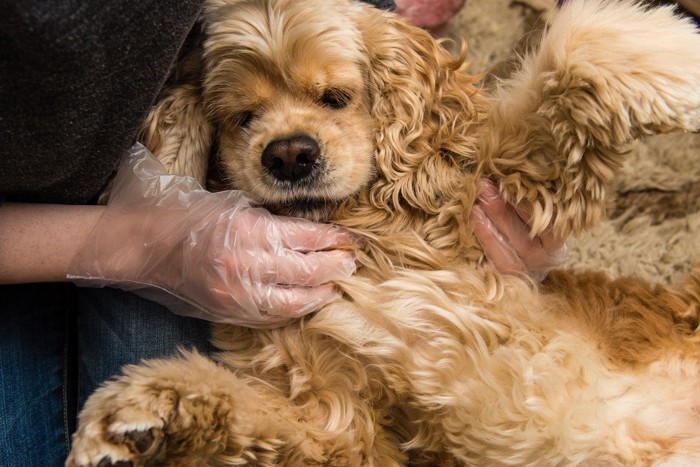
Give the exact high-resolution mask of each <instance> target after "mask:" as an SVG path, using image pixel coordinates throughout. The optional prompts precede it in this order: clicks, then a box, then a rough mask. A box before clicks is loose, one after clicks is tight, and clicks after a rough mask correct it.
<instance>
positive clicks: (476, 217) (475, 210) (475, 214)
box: [469, 204, 486, 223]
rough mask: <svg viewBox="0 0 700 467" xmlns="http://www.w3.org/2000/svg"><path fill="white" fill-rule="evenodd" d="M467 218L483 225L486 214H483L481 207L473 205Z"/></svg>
mask: <svg viewBox="0 0 700 467" xmlns="http://www.w3.org/2000/svg"><path fill="white" fill-rule="evenodd" d="M469 217H470V218H471V220H473V221H474V222H480V223H483V222H484V220H485V219H486V213H485V212H484V210H483V209H481V206H479V205H478V204H475V205H474V206H473V207H472V211H471V213H470V214H469Z"/></svg>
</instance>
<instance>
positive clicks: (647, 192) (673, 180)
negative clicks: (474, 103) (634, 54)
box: [448, 0, 700, 283]
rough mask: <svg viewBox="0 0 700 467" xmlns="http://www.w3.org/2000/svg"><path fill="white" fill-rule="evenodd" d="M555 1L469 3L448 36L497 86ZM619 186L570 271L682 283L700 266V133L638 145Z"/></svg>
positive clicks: (576, 244)
mask: <svg viewBox="0 0 700 467" xmlns="http://www.w3.org/2000/svg"><path fill="white" fill-rule="evenodd" d="M570 1H572V0H570ZM573 1H575V0H573ZM555 3H556V1H555V0H521V1H513V0H467V2H466V4H465V5H464V7H463V8H462V10H461V11H460V12H459V13H458V14H457V15H456V16H454V17H453V18H452V19H451V20H450V23H449V28H448V34H449V37H450V38H452V39H454V40H457V41H459V40H461V39H462V38H463V39H465V40H466V41H467V44H468V45H469V49H468V51H469V53H468V56H469V58H470V60H471V61H472V63H473V66H472V70H471V71H472V72H484V73H487V76H486V77H485V78H484V82H485V84H486V85H487V86H488V85H494V83H495V82H497V80H498V78H499V77H503V76H506V75H507V74H508V73H510V72H511V71H512V70H513V67H514V65H515V63H516V62H517V57H518V56H519V55H521V54H523V53H526V51H527V50H528V47H530V46H531V45H532V44H534V43H536V42H537V40H538V39H539V37H540V34H541V31H542V28H543V27H544V26H545V24H546V21H547V16H548V13H549V11H550V10H551V9H552V8H554V6H555ZM666 3H668V2H666ZM612 188H613V190H614V192H615V193H616V195H617V196H616V200H615V201H614V203H613V204H612V205H611V206H610V209H609V219H608V220H606V221H604V222H603V223H602V224H600V225H598V226H597V227H596V228H594V229H593V230H591V231H589V232H586V233H585V234H583V235H581V236H580V237H576V238H571V239H569V241H568V246H569V250H570V253H569V260H568V262H567V264H566V266H570V267H574V268H577V269H590V268H596V269H598V270H602V271H605V272H607V273H608V274H609V275H610V276H612V277H617V276H620V275H633V276H638V277H641V278H644V279H647V280H653V281H656V282H662V283H674V282H675V283H678V281H679V279H681V277H682V276H683V275H684V274H685V273H687V272H688V271H689V270H690V268H691V267H692V266H693V265H694V264H699V263H700V134H673V135H664V136H658V137H653V138H649V139H647V140H645V141H643V142H641V143H638V144H636V145H635V146H633V147H632V150H631V152H630V155H629V157H628V159H627V162H626V164H625V166H624V168H623V170H622V172H621V173H620V174H619V175H618V178H617V180H616V181H615V184H614V185H613V187H612Z"/></svg>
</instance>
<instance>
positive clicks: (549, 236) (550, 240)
mask: <svg viewBox="0 0 700 467" xmlns="http://www.w3.org/2000/svg"><path fill="white" fill-rule="evenodd" d="M514 209H515V212H516V213H517V214H518V217H520V218H521V219H522V220H523V222H524V223H525V225H526V226H528V227H527V228H528V230H529V224H528V222H529V219H530V216H531V215H532V206H531V205H530V204H529V203H526V202H522V203H518V204H517V205H516V206H515V208H514ZM535 238H538V239H539V241H540V243H541V244H542V247H543V248H544V249H545V250H547V251H550V252H551V251H556V250H559V249H560V248H562V247H563V246H564V244H565V243H566V238H562V237H559V236H558V235H556V234H555V233H554V230H553V229H552V228H551V227H548V228H547V229H545V230H544V232H542V233H540V234H539V235H537V237H535Z"/></svg>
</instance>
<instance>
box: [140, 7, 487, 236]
mask: <svg viewBox="0 0 700 467" xmlns="http://www.w3.org/2000/svg"><path fill="white" fill-rule="evenodd" d="M202 23H203V40H202V43H201V46H200V47H199V49H197V51H196V53H195V54H194V59H185V60H183V61H182V63H183V64H185V65H186V66H185V68H189V69H190V71H188V72H186V73H182V74H181V77H184V78H183V79H182V80H181V81H180V82H177V81H176V82H175V85H174V86H173V87H172V88H171V90H170V91H169V94H168V95H167V96H166V98H165V99H163V100H162V101H161V103H160V104H159V105H158V106H156V108H155V109H154V111H153V112H152V113H151V115H150V116H149V119H148V121H147V123H146V125H145V126H144V130H143V132H142V135H141V137H142V141H144V142H145V143H146V146H147V147H149V148H150V149H151V150H152V151H153V152H154V153H155V154H156V155H157V156H158V157H159V158H160V159H161V161H163V162H164V163H165V164H166V166H168V167H169V169H170V170H171V171H173V172H179V173H185V174H188V175H193V176H195V177H196V178H198V179H200V181H203V179H204V177H205V175H206V167H207V161H208V160H209V158H208V155H209V152H210V148H215V151H214V152H215V153H216V157H215V160H216V163H217V164H218V166H219V169H220V171H221V177H220V178H221V181H223V182H224V186H225V187H228V188H235V189H240V190H244V191H246V192H248V193H250V194H251V196H252V198H253V199H254V200H255V201H257V202H259V203H261V204H263V205H264V206H266V207H267V208H269V209H270V210H272V211H273V212H276V213H280V214H287V215H295V216H301V217H306V218H310V219H314V220H331V219H332V220H335V221H339V222H342V223H345V224H346V225H349V226H352V227H358V228H362V229H364V230H366V229H370V230H373V231H374V232H378V231H380V230H382V229H385V230H391V231H394V232H398V231H400V230H404V231H405V230H406V227H410V229H409V230H416V228H417V226H419V225H420V226H422V225H423V224H424V222H418V221H417V220H416V219H417V217H421V216H424V217H425V218H426V219H427V218H435V217H437V216H438V215H439V214H440V213H442V220H441V221H440V224H441V225H440V226H436V225H433V226H432V227H431V226H426V228H425V232H418V234H419V235H420V236H422V237H423V238H426V236H428V233H429V232H435V233H434V234H435V235H437V231H436V230H435V229H436V228H438V227H439V228H443V229H444V228H448V229H452V228H453V226H451V227H445V226H446V225H447V224H451V223H454V222H456V220H455V219H450V216H449V214H448V212H449V209H448V210H445V209H444V208H445V203H446V202H448V201H449V202H454V200H455V199H456V198H460V197H464V196H463V194H462V193H463V186H464V184H463V180H462V175H463V174H464V173H465V172H466V171H467V169H468V168H469V167H471V165H472V164H474V161H475V153H476V146H477V143H476V141H477V128H478V126H479V125H480V124H481V120H482V118H483V108H484V107H485V106H484V104H483V102H482V101H481V98H480V97H479V96H478V93H477V91H476V88H475V87H474V85H473V79H472V78H470V77H469V76H468V75H467V74H465V73H464V72H463V70H461V69H460V67H461V66H462V62H463V58H458V59H453V58H452V57H451V56H450V54H449V53H448V52H447V51H446V50H445V49H444V47H442V46H441V45H440V44H439V43H438V42H436V41H435V40H434V39H433V38H432V37H430V35H429V34H427V33H426V32H424V31H422V30H420V29H418V28H414V27H411V26H410V25H408V24H407V23H405V22H404V21H403V20H401V19H400V18H398V17H396V16H395V15H393V14H391V13H388V12H384V11H381V10H378V9H376V8H373V7H371V6H369V5H366V4H363V3H361V2H357V1H355V0H305V1H303V2H300V1H293V0H210V1H209V2H207V3H206V6H205V10H204V13H203V18H202ZM193 63H194V66H193V65H192V64H193ZM181 65H182V64H181ZM197 66H198V67H199V68H198V70H199V73H192V72H191V69H192V68H197ZM181 68H182V66H181ZM455 169H457V170H455ZM472 194H473V193H469V194H468V195H469V196H471V195H472ZM469 202H471V200H469ZM461 214H462V213H460V215H459V216H458V217H460V218H461V217H463V216H462V215H461ZM353 219H357V222H356V223H354V222H353ZM459 222H461V220H460V221H459ZM439 228H438V230H439ZM421 229H422V227H421ZM440 234H441V235H442V234H444V232H441V233H440Z"/></svg>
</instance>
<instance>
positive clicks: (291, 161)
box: [261, 135, 321, 182]
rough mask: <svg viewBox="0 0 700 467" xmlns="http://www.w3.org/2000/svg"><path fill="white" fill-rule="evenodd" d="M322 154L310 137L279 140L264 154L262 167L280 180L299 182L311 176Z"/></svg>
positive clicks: (270, 145) (268, 146) (266, 149)
mask: <svg viewBox="0 0 700 467" xmlns="http://www.w3.org/2000/svg"><path fill="white" fill-rule="evenodd" d="M320 154H321V150H320V149H319V147H318V143H316V141H314V139H313V138H310V137H308V136H305V135H302V136H293V137H291V138H286V139H278V140H275V141H273V142H271V143H270V144H268V145H267V147H266V148H265V149H264V150H263V152H262V160H261V162H262V165H263V167H265V168H266V169H267V170H268V172H270V174H272V176H273V177H275V178H276V179H278V180H287V181H292V182H293V181H297V180H301V179H302V178H305V177H308V176H309V175H311V174H312V173H313V172H314V170H315V168H316V166H317V164H316V161H317V160H318V158H319V156H320Z"/></svg>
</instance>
